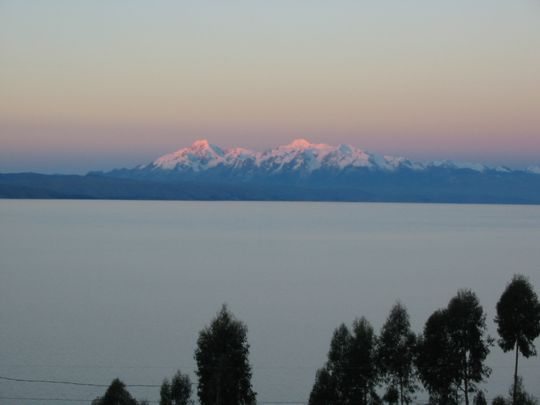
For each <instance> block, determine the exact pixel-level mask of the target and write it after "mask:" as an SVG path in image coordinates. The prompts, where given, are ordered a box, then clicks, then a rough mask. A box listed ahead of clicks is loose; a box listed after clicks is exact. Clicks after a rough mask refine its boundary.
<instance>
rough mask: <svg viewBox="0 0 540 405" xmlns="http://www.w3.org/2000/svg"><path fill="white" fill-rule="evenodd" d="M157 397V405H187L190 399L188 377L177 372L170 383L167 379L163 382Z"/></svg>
mask: <svg viewBox="0 0 540 405" xmlns="http://www.w3.org/2000/svg"><path fill="white" fill-rule="evenodd" d="M159 397H160V400H159V405H187V404H188V403H189V400H190V398H191V381H190V379H189V376H188V375H185V374H182V373H181V372H180V371H177V372H176V374H175V375H174V377H173V378H172V380H171V383H169V380H167V379H165V380H163V383H162V384H161V389H160V391H159Z"/></svg>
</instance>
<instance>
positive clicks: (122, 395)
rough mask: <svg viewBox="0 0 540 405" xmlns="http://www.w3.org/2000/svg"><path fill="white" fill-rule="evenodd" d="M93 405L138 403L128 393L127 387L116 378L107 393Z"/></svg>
mask: <svg viewBox="0 0 540 405" xmlns="http://www.w3.org/2000/svg"><path fill="white" fill-rule="evenodd" d="M92 405H137V401H136V400H135V399H134V398H133V397H132V396H131V394H130V393H129V392H128V391H127V389H126V385H125V384H124V383H123V382H122V381H120V380H119V379H118V378H115V379H114V380H113V381H112V382H111V385H109V388H107V391H105V395H103V397H101V398H97V399H96V400H94V401H93V402H92Z"/></svg>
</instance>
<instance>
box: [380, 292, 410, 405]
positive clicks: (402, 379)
mask: <svg viewBox="0 0 540 405" xmlns="http://www.w3.org/2000/svg"><path fill="white" fill-rule="evenodd" d="M415 350H416V335H415V334H414V333H413V332H412V331H411V325H410V321H409V314H408V313H407V309H406V308H405V307H404V306H403V305H401V304H400V303H399V302H398V303H396V304H395V305H394V307H393V308H392V309H391V311H390V314H389V316H388V318H387V320H386V322H385V324H384V325H383V328H382V330H381V335H380V337H379V344H378V351H377V352H378V353H377V357H378V363H379V367H380V372H381V373H382V375H383V376H384V377H385V380H386V382H387V383H389V384H390V385H391V386H393V387H397V388H398V389H399V399H400V402H401V403H402V404H403V403H408V402H409V401H410V400H411V395H412V394H413V393H414V391H415V390H416V388H417V387H416V384H415V382H416V375H415V366H414V355H415Z"/></svg>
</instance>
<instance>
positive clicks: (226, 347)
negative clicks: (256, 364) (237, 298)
mask: <svg viewBox="0 0 540 405" xmlns="http://www.w3.org/2000/svg"><path fill="white" fill-rule="evenodd" d="M195 360H196V362H197V376H198V379H199V384H198V388H197V394H198V396H199V401H200V403H201V404H202V405H245V404H252V403H255V398H256V393H255V392H254V391H253V389H252V386H251V366H250V364H249V344H248V341H247V327H246V325H245V324H244V323H243V322H241V321H239V320H237V319H236V318H235V317H234V315H233V314H232V313H231V312H230V311H229V310H228V309H227V307H226V305H223V307H222V308H221V310H220V311H219V312H218V313H217V315H216V317H215V318H214V319H213V320H212V322H211V323H210V325H209V326H207V327H205V328H204V329H203V330H202V331H201V332H200V333H199V338H198V340H197V349H196V351H195Z"/></svg>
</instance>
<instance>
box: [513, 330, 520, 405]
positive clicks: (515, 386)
mask: <svg viewBox="0 0 540 405" xmlns="http://www.w3.org/2000/svg"><path fill="white" fill-rule="evenodd" d="M518 355H519V350H518V342H517V339H516V365H515V367H514V392H513V393H512V403H513V404H514V405H516V400H517V381H518V374H517V370H518Z"/></svg>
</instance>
